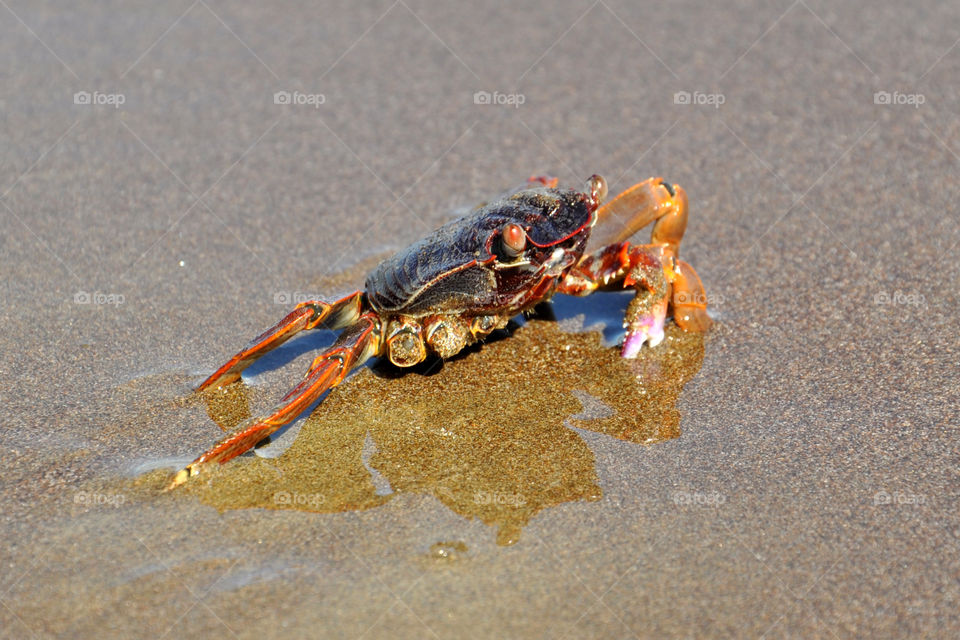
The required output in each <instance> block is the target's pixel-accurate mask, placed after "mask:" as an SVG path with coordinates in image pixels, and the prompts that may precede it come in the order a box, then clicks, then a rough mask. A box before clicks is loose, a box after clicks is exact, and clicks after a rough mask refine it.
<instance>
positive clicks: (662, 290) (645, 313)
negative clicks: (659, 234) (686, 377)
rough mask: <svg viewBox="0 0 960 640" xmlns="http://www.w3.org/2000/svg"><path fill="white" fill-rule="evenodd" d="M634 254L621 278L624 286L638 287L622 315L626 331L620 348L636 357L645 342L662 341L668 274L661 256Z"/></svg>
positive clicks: (667, 300)
mask: <svg viewBox="0 0 960 640" xmlns="http://www.w3.org/2000/svg"><path fill="white" fill-rule="evenodd" d="M637 257H638V260H637V264H636V265H635V266H634V267H633V268H632V269H631V270H630V272H629V273H628V274H627V277H626V278H624V280H623V284H624V286H627V287H634V288H635V289H636V290H637V295H635V296H634V297H633V299H632V300H631V301H630V304H628V305H627V313H626V316H624V322H623V326H624V328H625V329H626V330H627V335H626V337H624V339H623V347H622V348H621V350H620V355H621V356H623V357H624V358H636V357H637V354H639V353H640V349H642V348H643V345H644V343H648V344H649V345H650V346H651V347H655V346H657V345H658V344H660V343H661V342H663V325H664V323H665V322H666V318H667V305H668V304H669V296H668V292H669V285H668V284H667V282H668V275H667V273H665V269H664V267H663V265H662V263H661V262H660V260H658V259H657V260H655V259H653V258H652V257H651V256H644V255H643V254H639V255H638V256H637ZM641 258H642V259H641Z"/></svg>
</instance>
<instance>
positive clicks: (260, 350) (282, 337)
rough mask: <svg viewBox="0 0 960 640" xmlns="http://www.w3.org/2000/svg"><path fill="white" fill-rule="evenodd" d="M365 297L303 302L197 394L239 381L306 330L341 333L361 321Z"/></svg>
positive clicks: (199, 389)
mask: <svg viewBox="0 0 960 640" xmlns="http://www.w3.org/2000/svg"><path fill="white" fill-rule="evenodd" d="M362 302H363V293H362V292H361V291H357V292H356V293H351V294H350V295H349V296H347V297H345V298H341V299H340V300H337V301H335V302H332V303H329V302H321V301H320V300H311V301H310V302H301V303H300V304H298V305H297V307H296V308H295V309H294V310H293V311H291V312H290V313H289V314H288V315H287V317H286V318H284V319H283V320H281V321H280V322H278V323H277V324H276V325H274V326H273V327H271V328H269V329H267V330H266V331H264V332H263V333H261V334H260V335H259V336H257V337H256V338H254V339H253V340H251V341H250V343H249V344H248V345H247V346H246V347H244V348H243V349H242V350H241V351H240V353H238V354H237V355H235V356H233V357H232V358H230V360H228V361H227V362H226V364H224V365H223V366H222V367H220V368H219V369H217V370H216V371H215V372H214V373H213V374H212V375H211V376H210V377H209V378H207V379H206V380H204V381H203V382H202V383H200V386H199V387H197V391H203V390H204V389H207V388H208V387H222V386H224V385H227V384H230V383H231V382H233V381H235V380H237V379H238V378H239V377H240V373H241V372H242V371H243V370H244V369H246V368H247V367H248V366H250V364H252V363H253V361H254V360H256V359H257V358H259V357H260V356H262V355H263V354H265V353H267V352H268V351H272V350H273V349H276V348H277V347H279V346H280V345H282V344H283V343H284V342H286V341H287V340H289V339H290V338H292V337H293V336H295V335H297V334H298V333H300V332H301V331H303V330H305V329H315V328H317V327H319V326H320V325H321V324H325V325H326V326H327V327H328V328H330V329H339V328H341V327H345V326H347V325H349V324H351V323H353V322H354V321H355V320H356V319H357V318H359V317H360V309H361V307H362Z"/></svg>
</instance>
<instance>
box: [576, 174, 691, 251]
mask: <svg viewBox="0 0 960 640" xmlns="http://www.w3.org/2000/svg"><path fill="white" fill-rule="evenodd" d="M609 218H616V219H617V220H618V221H619V224H612V223H611V221H610V220H609ZM597 221H598V223H604V224H603V227H599V225H598V228H597V230H595V231H594V234H593V236H592V237H591V244H593V245H594V246H606V245H609V244H616V243H619V242H623V241H625V240H626V239H628V238H629V237H630V236H632V235H633V234H635V233H636V232H637V231H639V230H640V229H642V228H644V227H645V226H647V225H648V224H650V223H651V222H654V221H656V222H655V224H654V225H653V232H652V233H651V238H650V240H651V242H652V243H653V244H666V245H668V246H669V247H670V248H671V249H672V250H673V254H674V255H676V254H677V248H678V246H679V244H680V240H681V239H682V238H683V232H684V231H685V230H686V228H687V194H686V192H685V191H684V190H683V187H681V186H680V185H678V184H674V185H671V184H669V183H667V182H664V180H663V178H649V179H647V180H644V181H643V182H641V183H639V184H635V185H633V186H632V187H630V188H629V189H627V190H626V191H624V192H623V193H621V194H620V195H618V196H617V197H615V198H614V199H613V200H611V201H609V202H607V203H606V204H604V205H602V206H601V207H600V208H599V209H597ZM604 227H606V228H610V229H611V231H610V232H607V233H603V232H602V228H604Z"/></svg>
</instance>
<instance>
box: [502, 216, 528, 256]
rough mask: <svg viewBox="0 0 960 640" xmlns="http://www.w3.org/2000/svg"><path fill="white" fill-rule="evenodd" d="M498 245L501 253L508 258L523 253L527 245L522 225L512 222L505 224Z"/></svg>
mask: <svg viewBox="0 0 960 640" xmlns="http://www.w3.org/2000/svg"><path fill="white" fill-rule="evenodd" d="M500 246H501V247H502V248H503V253H504V255H505V256H506V257H508V258H511V259H512V258H516V257H518V256H519V255H520V254H521V253H523V250H524V248H525V247H526V246H527V234H526V233H524V231H523V227H521V226H520V225H518V224H515V223H513V222H511V223H509V224H505V225H504V226H503V231H502V232H501V236H500Z"/></svg>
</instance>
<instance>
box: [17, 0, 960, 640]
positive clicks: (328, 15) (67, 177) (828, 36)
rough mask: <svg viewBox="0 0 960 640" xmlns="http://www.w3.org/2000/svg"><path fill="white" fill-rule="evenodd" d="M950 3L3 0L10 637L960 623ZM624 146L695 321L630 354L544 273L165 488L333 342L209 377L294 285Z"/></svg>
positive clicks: (603, 165)
mask: <svg viewBox="0 0 960 640" xmlns="http://www.w3.org/2000/svg"><path fill="white" fill-rule="evenodd" d="M958 35H960V6H958V5H956V4H953V5H950V4H938V3H934V2H920V3H913V4H911V5H910V6H909V7H907V6H904V5H900V4H890V5H887V4H881V5H877V4H875V3H871V4H867V3H865V2H848V3H833V4H829V3H822V2H814V1H801V2H794V3H792V4H791V3H790V2H786V1H784V2H779V3H772V4H770V3H759V2H747V3H741V4H736V5H733V4H732V3H714V4H711V5H709V7H704V6H698V3H681V4H679V5H678V4H671V5H669V7H664V6H662V5H657V4H650V3H644V4H636V3H628V2H623V1H612V0H604V1H603V2H599V3H596V4H592V5H591V4H590V3H561V4H559V5H553V4H551V5H549V6H546V5H537V4H530V5H519V6H517V7H514V8H511V9H509V10H508V9H503V8H501V7H499V5H489V6H481V5H478V4H476V3H471V4H470V5H469V6H468V5H463V6H458V5H454V4H441V3H435V4H428V3H424V2H419V1H415V0H404V1H401V2H397V3H390V2H380V3H375V4H370V5H366V6H362V7H361V6H356V5H355V4H353V3H346V2H344V3H340V4H330V5H326V4H325V5H324V6H315V5H312V4H303V5H302V4H299V3H288V2H281V3H279V4H270V6H269V7H268V6H260V5H259V4H257V3H245V4H240V5H238V4H236V3H224V2H220V1H212V0H208V1H205V2H199V3H196V4H192V5H191V4H190V3H189V2H186V1H185V2H179V3H172V2H164V3H151V4H149V5H145V6H144V7H142V8H136V9H134V8H130V7H128V6H125V5H120V4H117V5H116V6H113V5H112V4H110V3H108V4H104V5H101V6H99V7H97V8H79V7H72V6H71V7H60V6H52V5H46V4H44V3H28V2H23V1H20V0H17V1H13V0H10V1H8V2H7V3H6V4H3V5H2V6H0V54H2V55H0V60H3V61H4V64H3V65H2V66H0V77H2V82H0V118H2V119H0V122H2V137H0V205H2V206H0V217H2V219H3V225H2V227H0V229H2V230H0V258H2V260H0V264H2V265H3V267H2V269H3V279H2V287H0V309H2V311H0V314H2V326H3V333H2V340H3V344H4V348H3V350H2V352H0V399H2V401H3V406H4V422H3V429H2V431H0V447H2V451H3V454H4V456H5V459H6V464H5V469H4V480H3V483H2V486H0V534H2V539H3V541H4V544H3V545H2V548H0V567H2V571H0V637H10V638H34V637H36V638H41V637H42V638H46V637H101V638H103V637H158V638H162V637H210V636H214V635H216V636H220V637H232V636H234V635H235V636H240V637H274V636H292V637H305V636H307V637H345V638H357V637H365V638H367V637H369V638H375V637H389V638H397V637H416V638H421V637H441V638H459V637H475V638H486V637H498V638H499V637H571V638H586V637H598V638H599V637H640V638H647V637H650V638H663V637H698V638H700V637H738V638H739V637H803V638H816V637H823V638H835V637H836V638H847V637H864V636H870V637H874V638H886V637H951V636H956V635H958V634H960V619H958V617H960V614H958V611H960V558H958V540H960V518H958V515H957V508H958V493H960V491H958V487H960V484H958V480H960V478H958V473H957V470H958V463H960V459H958V447H957V438H956V435H955V434H956V428H957V422H958V411H957V406H958V402H957V401H958V395H960V393H958V385H957V384H956V380H957V377H958V376H957V373H958V358H960V346H958V340H957V335H958V329H960V321H958V320H957V313H956V309H957V308H958V296H957V282H958V275H960V274H958V271H960V270H958V266H957V264H958V262H957V257H958V246H957V242H958V241H960V216H958V207H957V199H956V197H955V193H956V184H957V175H958V166H960V165H958V159H957V153H960V126H958V120H957V117H956V114H957V113H958V112H960V94H958V86H957V83H956V82H955V80H956V78H957V77H958V73H960V47H954V46H953V45H955V44H956V39H957V36H958ZM84 91H86V92H89V93H90V97H91V102H100V103H101V104H76V103H75V102H74V94H76V93H78V92H84ZM284 91H286V92H290V94H291V102H297V101H300V102H303V104H276V103H275V101H274V94H275V93H276V92H284ZM478 91H489V92H497V94H496V95H495V96H493V97H492V101H493V102H496V101H497V100H501V101H507V102H510V101H512V102H513V103H516V102H519V101H520V99H519V98H517V97H515V96H517V95H520V96H522V104H519V105H516V106H514V105H506V104H475V103H474V94H475V93H476V92H478ZM683 92H687V93H688V94H689V97H690V101H689V102H690V103H689V104H683V102H685V100H684V96H685V95H686V94H684V93H683ZM678 93H679V95H677V94H678ZM318 94H322V96H323V103H322V104H316V103H318V102H319V101H320V99H319V98H317V97H315V96H316V95H318ZM117 96H122V104H119V105H117V104H116V103H118V102H120V101H121V100H120V99H118V97H117ZM498 96H500V97H498ZM503 96H506V97H503ZM511 96H514V97H511ZM281 98H282V96H281ZM887 98H889V101H888V100H887ZM79 102H81V103H82V102H83V99H82V94H81V99H80V100H79ZM281 102H283V100H282V99H281ZM721 102H722V104H718V103H721ZM115 107H116V108H115ZM594 172H596V173H600V174H602V175H605V176H607V178H608V180H609V181H610V182H611V191H613V192H617V191H618V190H622V189H624V188H626V187H627V186H629V185H630V184H632V183H633V182H636V181H639V180H641V179H643V178H645V177H647V176H649V175H663V176H665V177H667V178H669V179H670V180H671V181H673V182H676V183H680V184H682V185H684V187H685V188H686V190H687V192H688V194H689V195H690V198H691V220H690V225H689V227H688V230H687V235H686V237H685V240H684V243H683V245H682V253H683V256H684V258H685V259H686V260H688V261H689V262H691V263H692V264H693V265H694V266H695V267H696V268H697V270H698V272H699V273H700V275H701V277H702V278H703V281H704V283H705V285H706V287H707V291H708V293H709V294H710V296H711V302H712V303H713V304H712V306H711V309H712V312H713V313H714V316H715V318H716V320H717V324H716V326H715V327H714V329H712V330H711V332H710V333H709V334H707V335H706V336H705V337H704V338H702V339H701V338H700V337H697V336H689V335H684V334H682V333H680V332H678V331H677V330H675V329H672V330H671V333H670V337H671V339H670V340H669V341H668V342H666V343H665V344H664V345H663V346H661V347H659V348H658V349H655V350H651V351H649V352H647V353H644V355H643V358H641V360H639V361H638V362H635V363H626V362H622V361H620V360H619V359H618V358H617V356H616V350H615V349H614V348H613V347H610V346H604V343H602V342H601V338H600V335H599V334H598V333H597V332H596V330H597V329H599V328H600V327H599V325H598V323H599V324H606V325H607V327H606V329H605V338H606V339H607V343H606V344H609V341H610V339H611V338H615V337H616V336H615V335H614V334H615V322H612V320H611V319H612V318H614V317H615V316H616V314H617V313H621V312H622V310H623V308H624V306H625V298H624V296H618V295H604V296H599V295H598V296H594V297H592V298H587V299H584V300H582V301H576V302H573V301H570V300H569V299H567V300H558V301H557V304H556V305H555V307H556V315H557V317H558V318H559V321H556V322H554V321H551V320H549V319H534V320H530V321H528V322H526V323H525V324H523V326H520V327H514V328H513V329H514V330H513V332H512V333H513V335H511V336H508V337H503V339H500V340H495V341H491V342H490V343H488V344H486V345H484V346H482V347H481V348H478V349H473V350H471V351H470V352H469V353H466V354H464V356H463V357H460V358H456V359H454V360H451V361H449V362H446V363H444V364H443V366H442V367H439V366H434V367H432V368H431V367H424V368H421V369H418V370H417V371H414V372H411V373H408V374H406V375H402V376H398V375H397V374H396V372H395V371H392V370H391V369H390V368H389V367H383V366H374V367H372V368H364V369H362V370H361V371H360V372H359V373H358V374H357V375H355V376H353V377H351V378H350V379H349V380H348V381H347V382H346V383H345V384H344V385H343V386H342V387H341V388H339V389H337V390H335V391H334V392H333V393H331V395H330V396H329V398H328V399H327V401H326V402H325V403H323V404H321V405H320V407H319V408H318V409H317V410H316V411H315V412H313V413H311V414H310V415H309V416H308V417H305V418H304V419H302V420H300V421H299V422H297V423H296V424H295V425H294V426H293V427H291V428H290V429H289V430H287V431H286V432H284V433H283V434H279V435H278V437H277V438H276V440H275V441H274V442H272V443H270V444H269V445H267V446H265V447H262V448H260V449H258V451H257V455H253V454H249V455H247V456H244V457H243V458H241V459H238V460H236V461H235V462H234V463H231V464H230V465H228V466H226V467H224V468H223V469H222V471H221V473H218V474H216V475H214V476H212V477H210V478H208V479H202V480H201V481H199V482H196V483H192V484H190V485H188V486H187V487H185V488H184V490H182V491H177V492H173V493H167V494H164V493H162V492H160V491H159V489H160V488H161V487H162V486H163V483H164V481H165V479H167V478H168V477H169V473H170V470H171V469H172V468H174V467H175V466H176V465H178V464H183V463H185V462H187V461H189V460H190V459H191V458H192V457H193V456H194V455H195V454H196V453H198V452H199V451H201V450H203V449H204V448H205V447H207V446H208V445H209V444H211V443H212V442H213V441H214V440H215V439H216V438H217V437H218V435H219V433H220V429H219V427H218V424H220V425H222V426H226V427H229V426H231V425H232V424H235V423H236V421H237V420H239V419H241V418H242V417H243V416H244V415H245V414H246V413H248V412H250V411H257V410H262V409H263V408H265V407H267V406H269V405H270V404H271V403H272V402H273V401H274V400H275V399H276V398H277V397H279V396H280V395H281V394H282V393H284V392H285V391H286V390H287V389H289V388H290V387H291V386H292V384H294V382H295V381H296V380H297V379H298V378H299V376H300V375H301V372H302V371H303V370H304V368H305V367H306V365H307V363H308V362H309V358H310V353H311V352H312V351H313V350H314V349H316V348H318V347H320V346H323V345H324V344H325V343H326V342H328V341H329V338H330V336H329V334H325V333H321V334H317V335H314V336H308V337H304V338H303V339H298V340H296V341H293V342H291V343H289V344H288V345H285V347H284V348H283V349H281V350H279V351H278V352H277V353H275V354H271V356H269V357H268V358H265V359H264V361H262V362H260V363H257V364H256V365H255V366H254V367H252V368H251V370H250V371H249V375H248V376H246V378H245V382H244V383H243V384H240V385H236V386H235V387H233V388H231V389H230V390H229V391H227V392H222V393H215V394H206V395H204V396H195V395H193V394H192V393H191V387H192V386H193V385H195V384H196V383H197V382H199V381H200V380H201V379H202V378H203V377H204V376H205V375H206V374H208V373H209V372H211V371H212V370H213V369H214V368H215V367H216V366H218V365H219V364H220V363H221V362H222V361H223V360H224V359H225V358H226V357H228V356H229V355H230V354H231V353H232V352H233V351H234V350H235V349H236V348H237V347H239V346H241V345H242V344H243V343H244V342H245V341H246V340H248V339H249V338H250V337H252V336H253V335H255V334H256V333H257V332H259V331H260V330H261V329H263V328H265V327H267V326H269V325H270V324H272V323H273V322H275V321H276V320H277V319H278V318H279V317H281V316H282V314H283V313H285V312H286V310H287V309H288V308H289V307H290V306H291V304H292V303H293V302H296V301H298V300H299V299H300V298H306V297H313V296H315V295H324V296H333V295H335V294H336V293H338V292H341V291H345V290H348V289H350V288H355V287H357V286H359V285H360V284H361V283H362V281H363V277H364V275H365V273H366V271H367V270H368V269H369V268H370V267H371V266H372V265H374V264H376V262H377V260H378V259H379V258H382V257H383V256H384V255H387V254H389V253H390V252H392V251H395V250H398V249H400V248H402V247H403V246H405V245H406V244H408V243H409V242H411V241H413V240H416V239H417V238H418V237H420V236H422V235H423V234H424V233H425V232H427V231H429V230H430V229H432V228H434V227H436V226H438V225H439V224H441V223H443V222H445V221H446V220H448V219H449V218H450V217H451V215H455V214H452V213H451V212H454V211H455V210H456V209H457V208H458V207H463V206H469V205H471V204H473V203H476V202H478V201H480V200H482V199H483V198H485V197H487V196H488V195H490V194H491V193H496V192H498V191H499V190H501V189H503V188H506V187H509V186H510V185H512V184H515V183H516V182H517V180H518V179H523V178H525V177H526V176H528V175H530V174H545V173H553V174H556V175H559V176H560V177H561V180H562V181H563V182H565V183H579V182H580V181H582V180H583V179H584V178H586V177H587V176H589V175H590V174H591V173H594ZM601 298H602V299H601Z"/></svg>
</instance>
